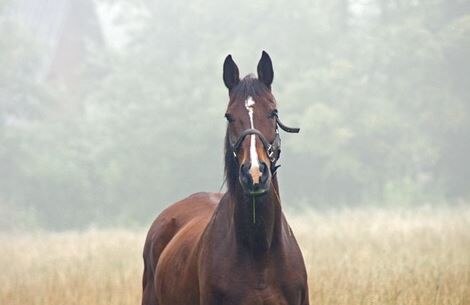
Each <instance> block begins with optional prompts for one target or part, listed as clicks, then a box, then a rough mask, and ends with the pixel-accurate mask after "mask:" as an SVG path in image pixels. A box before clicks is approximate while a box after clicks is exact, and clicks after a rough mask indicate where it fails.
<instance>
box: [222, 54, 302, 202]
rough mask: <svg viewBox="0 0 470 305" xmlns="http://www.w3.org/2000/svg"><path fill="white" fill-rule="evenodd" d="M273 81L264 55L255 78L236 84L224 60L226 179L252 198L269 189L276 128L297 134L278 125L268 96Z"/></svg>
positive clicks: (233, 67)
mask: <svg viewBox="0 0 470 305" xmlns="http://www.w3.org/2000/svg"><path fill="white" fill-rule="evenodd" d="M273 77H274V71H273V66H272V62H271V58H270V57H269V55H268V54H267V53H266V52H264V51H263V54H262V56H261V59H260V61H259V63H258V78H256V77H254V76H253V75H248V76H246V77H245V78H243V79H242V80H240V77H239V71H238V67H237V65H236V64H235V62H234V61H233V59H232V57H231V56H230V55H228V56H227V58H225V62H224V71H223V79H224V83H225V86H227V88H228V90H229V97H230V100H229V103H228V107H227V111H226V114H225V117H226V118H227V121H228V127H227V135H226V171H227V176H228V177H227V178H228V180H230V179H231V178H236V177H238V182H239V183H240V184H241V186H242V188H243V190H244V191H245V192H246V193H248V194H250V195H252V196H257V195H262V194H265V193H266V192H267V191H268V190H269V188H270V185H271V178H272V175H273V174H274V173H275V170H276V161H277V159H278V158H279V153H280V146H281V141H280V138H279V133H278V126H279V127H281V128H282V129H284V130H286V131H290V132H298V130H297V129H295V128H293V129H291V128H288V127H286V126H284V125H282V123H280V122H279V118H278V116H277V109H276V100H275V98H274V96H273V95H272V93H271V83H272V81H273ZM235 166H237V167H238V168H236V169H235V168H233V167H235ZM227 167H228V168H227ZM235 170H236V172H234V173H230V172H229V171H235ZM233 180H235V179H233ZM230 183H236V182H235V181H229V184H230Z"/></svg>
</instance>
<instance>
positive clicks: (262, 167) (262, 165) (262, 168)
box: [259, 162, 268, 175]
mask: <svg viewBox="0 0 470 305" xmlns="http://www.w3.org/2000/svg"><path fill="white" fill-rule="evenodd" d="M267 170H268V166H267V165H266V163H264V162H261V163H260V164H259V171H260V172H261V173H262V174H263V175H265V174H267Z"/></svg>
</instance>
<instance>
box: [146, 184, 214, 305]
mask: <svg viewBox="0 0 470 305" xmlns="http://www.w3.org/2000/svg"><path fill="white" fill-rule="evenodd" d="M222 195H223V194H221V193H196V194H193V195H191V196H189V197H187V198H185V199H183V200H180V201H178V202H176V203H174V204H172V205H171V206H169V207H168V208H166V209H165V210H164V211H163V212H162V213H161V214H160V215H159V216H158V217H157V218H156V219H155V221H154V222H153V223H152V225H151V227H150V229H149V232H148V234H147V239H146V241H145V246H144V253H143V256H144V265H145V266H144V275H143V288H144V295H143V298H142V304H144V305H155V304H158V302H157V300H156V294H155V290H156V288H157V287H156V285H155V282H154V281H155V278H156V276H155V274H156V269H157V268H160V269H162V268H165V265H168V263H166V261H168V260H169V259H172V258H174V257H177V253H174V251H175V249H180V248H181V247H179V246H178V245H179V244H182V243H186V245H185V247H183V248H184V249H193V248H194V247H195V245H196V242H197V240H198V239H199V237H200V236H201V234H202V232H203V231H204V229H205V227H206V225H207V223H208V222H209V220H210V219H211V216H212V214H213V212H214V210H215V208H216V206H217V204H218V203H219V201H220V199H221V198H222ZM172 244H173V245H174V246H172ZM170 248H171V249H170ZM162 254H163V255H162ZM162 261H163V263H162ZM158 265H160V267H157V266H158ZM162 265H163V266H162ZM161 272H162V270H160V273H161ZM163 272H164V270H163Z"/></svg>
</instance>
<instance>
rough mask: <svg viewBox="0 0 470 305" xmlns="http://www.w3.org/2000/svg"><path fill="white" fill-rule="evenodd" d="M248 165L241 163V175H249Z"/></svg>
mask: <svg viewBox="0 0 470 305" xmlns="http://www.w3.org/2000/svg"><path fill="white" fill-rule="evenodd" d="M250 166H251V165H250V163H243V164H242V166H241V168H240V171H241V172H242V174H243V175H248V174H249V173H250Z"/></svg>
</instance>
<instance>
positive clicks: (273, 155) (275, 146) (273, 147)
mask: <svg viewBox="0 0 470 305" xmlns="http://www.w3.org/2000/svg"><path fill="white" fill-rule="evenodd" d="M273 116H274V118H275V119H276V134H275V136H274V141H273V142H272V143H270V142H269V141H268V139H266V137H265V136H264V135H263V134H262V133H261V131H259V130H258V129H256V128H249V129H245V130H244V131H243V132H242V133H241V134H240V136H239V137H238V139H237V141H236V142H235V143H233V144H232V143H230V146H231V148H232V153H233V156H234V158H235V159H237V153H238V150H239V149H240V146H241V144H242V143H243V140H244V139H245V138H246V136H248V135H256V136H258V137H259V139H260V140H261V143H263V147H264V149H265V150H266V153H267V155H268V158H269V160H270V161H271V174H273V175H274V173H275V172H276V169H277V168H278V167H279V166H277V165H276V162H277V160H279V157H280V155H281V137H280V136H279V128H278V127H280V128H281V129H282V130H284V131H286V132H289V133H299V131H300V128H293V127H287V126H286V125H284V124H283V123H282V122H281V121H280V120H279V116H278V113H277V111H275V112H273Z"/></svg>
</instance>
